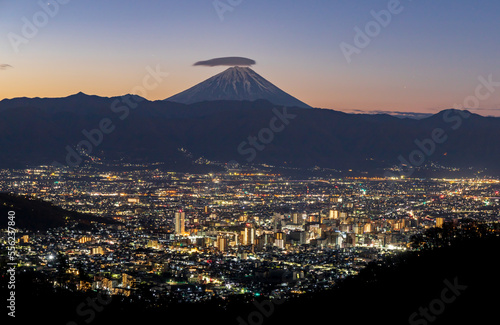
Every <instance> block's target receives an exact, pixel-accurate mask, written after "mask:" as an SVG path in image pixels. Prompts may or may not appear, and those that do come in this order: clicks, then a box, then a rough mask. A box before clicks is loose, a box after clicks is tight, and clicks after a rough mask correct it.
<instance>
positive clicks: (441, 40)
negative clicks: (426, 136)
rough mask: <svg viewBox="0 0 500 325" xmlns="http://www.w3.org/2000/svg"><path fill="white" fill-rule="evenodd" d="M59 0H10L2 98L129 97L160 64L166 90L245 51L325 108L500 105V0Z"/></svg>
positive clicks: (264, 71)
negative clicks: (206, 64) (211, 62)
mask: <svg viewBox="0 0 500 325" xmlns="http://www.w3.org/2000/svg"><path fill="white" fill-rule="evenodd" d="M57 1H58V3H59V4H58V7H59V8H58V9H56V8H55V7H57V6H56V4H57V3H56V0H45V1H44V2H41V1H40V3H39V2H38V1H35V0H32V1H28V0H0V100H1V99H4V98H14V97H64V96H68V95H70V94H74V93H77V92H79V91H83V92H85V93H87V94H93V95H99V96H118V95H123V94H126V93H130V92H131V90H132V89H134V87H135V86H138V85H139V86H140V85H142V83H143V82H142V80H143V78H144V77H145V76H146V75H147V74H148V71H147V67H148V66H149V67H150V68H153V69H155V68H157V67H160V69H161V71H162V72H164V73H168V76H167V77H165V78H163V80H162V81H161V82H160V83H159V84H158V85H157V86H156V87H154V89H151V90H148V92H147V96H145V97H147V98H148V99H150V100H156V99H165V98H167V97H170V96H171V95H174V94H176V93H178V92H180V91H182V90H185V89H186V88H189V87H191V86H193V85H195V84H197V83H198V82H201V81H203V80H205V79H206V78H208V77H210V76H212V75H214V74H216V73H219V72H221V71H223V70H225V69H226V68H227V67H204V66H193V63H195V62H197V61H202V60H208V59H212V58H217V57H225V56H241V57H247V58H251V59H254V60H255V61H257V64H256V65H255V66H253V67H252V68H253V69H254V70H255V71H256V72H257V73H259V74H260V75H262V76H263V77H264V78H266V79H268V80H269V81H270V82H272V83H274V84H275V85H276V86H278V87H280V88H281V89H283V90H284V91H286V92H288V93H290V94H291V95H293V96H295V97H297V98H299V99H300V100H302V101H304V102H306V103H307V104H309V105H311V106H314V107H321V108H332V109H336V110H343V111H347V112H352V111H356V110H361V111H401V112H431V113H434V112H437V111H439V110H442V109H446V108H451V107H454V106H455V105H457V104H458V105H464V102H465V105H464V106H466V107H472V108H474V109H471V110H472V111H474V112H476V113H478V114H482V115H494V116H500V84H497V82H500V62H499V58H500V38H499V36H498V32H499V31H500V19H499V18H498V15H499V12H500V2H499V1H495V0H481V1H462V0H413V1H411V0H401V1H399V4H398V1H396V0H382V1H379V0H362V1H352V0H343V1H337V0H316V1H310V0H309V1H306V0H303V1H284V0H273V1H269V0H252V1H250V0H241V1H240V0H220V1H213V0H183V1H173V0H161V1H160V0H147V1H137V0H136V1H129V0H105V1H102V0H100V1H97V0H57ZM41 3H44V6H48V7H47V8H49V9H47V8H46V10H47V11H50V10H54V12H55V11H56V10H57V12H56V13H55V14H53V13H50V15H49V14H46V13H45V12H44V11H43V9H42V5H41ZM62 3H65V4H62ZM214 3H216V4H218V6H219V12H218V10H217V9H216V8H215V6H214ZM47 4H49V5H47ZM50 8H51V9H50ZM388 8H389V9H388ZM225 9H226V10H225ZM229 9H231V10H229ZM224 10H225V11H224ZM381 10H385V13H389V16H387V15H382V16H381V18H379V19H382V20H384V19H385V21H382V23H383V25H385V26H382V25H381V23H379V22H377V21H376V20H375V18H374V16H373V15H372V13H371V12H372V11H373V12H380V11H381ZM391 11H392V12H391ZM389 20H390V21H389ZM29 25H31V26H29ZM30 27H34V29H33V28H30ZM356 27H357V28H359V29H360V30H365V27H368V30H367V33H368V34H370V35H371V36H365V37H362V36H359V35H358V37H357V39H355V36H356V33H357V32H356V31H355V28H356ZM365 33H366V32H365ZM363 42H364V43H365V44H364V43H363ZM368 42H369V44H366V43H368ZM341 44H343V47H342V46H341ZM355 46H356V47H355ZM342 48H344V51H345V50H346V49H349V51H351V52H350V53H351V54H350V55H347V56H346V55H344V53H343V50H342ZM346 58H348V59H349V61H350V62H348V60H347V59H346ZM481 78H482V80H483V82H480V81H479V79H481ZM488 79H490V82H487V80H488ZM485 83H486V84H488V83H489V85H487V86H480V85H482V84H485ZM478 87H479V88H480V89H477V88H478Z"/></svg>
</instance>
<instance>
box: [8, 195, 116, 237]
mask: <svg viewBox="0 0 500 325" xmlns="http://www.w3.org/2000/svg"><path fill="white" fill-rule="evenodd" d="M9 211H15V212H16V227H18V228H23V229H29V230H47V229H50V228H56V227H62V226H65V225H68V223H72V224H74V223H79V224H80V225H81V226H84V227H90V226H91V224H92V223H116V221H114V220H113V219H111V218H107V217H96V216H93V215H90V214H84V213H79V212H76V211H68V210H65V209H63V208H61V207H58V206H55V205H53V204H52V203H50V202H46V201H41V200H39V199H33V198H31V197H27V196H21V195H14V194H9V193H0V213H1V214H2V215H5V216H6V215H7V213H8V212H9ZM6 225H7V223H5V226H6ZM2 227H4V226H2Z"/></svg>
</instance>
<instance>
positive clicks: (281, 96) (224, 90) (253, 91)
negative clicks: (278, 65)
mask: <svg viewBox="0 0 500 325" xmlns="http://www.w3.org/2000/svg"><path fill="white" fill-rule="evenodd" d="M257 99H266V100H268V101H270V102H271V103H273V104H276V105H280V106H288V107H293V106H296V107H304V108H310V106H309V105H307V104H305V103H304V102H302V101H300V100H298V99H297V98H295V97H293V96H291V95H289V94H287V93H286V92H284V91H283V90H281V89H279V88H278V87H276V86H275V85H273V84H272V83H270V82H269V81H267V80H266V79H264V78H263V77H262V76H260V75H259V74H257V73H256V72H255V71H253V70H252V69H250V68H247V67H238V66H236V67H231V68H229V69H227V70H225V71H223V72H221V73H219V74H217V75H215V76H213V77H211V78H209V79H207V80H205V81H203V82H201V83H199V84H197V85H196V86H193V87H191V88H189V89H187V90H185V91H183V92H181V93H178V94H177V95H174V96H172V97H170V98H167V99H166V100H167V101H171V102H178V103H183V104H193V103H197V102H202V101H214V100H249V101H254V100H257Z"/></svg>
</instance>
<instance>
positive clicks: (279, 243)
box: [274, 231, 285, 249]
mask: <svg viewBox="0 0 500 325" xmlns="http://www.w3.org/2000/svg"><path fill="white" fill-rule="evenodd" d="M274 245H275V246H276V247H278V248H280V249H284V248H285V234H284V233H283V232H281V231H278V232H277V233H276V234H275V240H274Z"/></svg>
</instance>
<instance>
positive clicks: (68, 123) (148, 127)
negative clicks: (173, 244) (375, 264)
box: [0, 94, 500, 175]
mask: <svg viewBox="0 0 500 325" xmlns="http://www.w3.org/2000/svg"><path fill="white" fill-rule="evenodd" d="M79 96H80V97H81V99H80V100H79V101H78V102H79V103H84V104H80V105H79V106H77V107H76V106H74V104H73V103H74V98H73V97H72V96H70V97H71V98H69V100H68V103H65V102H66V99H65V98H59V99H33V100H29V101H28V102H27V103H24V101H23V103H20V106H15V105H11V103H12V100H11V101H8V102H4V101H2V102H0V111H1V118H0V152H1V153H2V155H1V156H0V167H22V166H25V165H31V166H33V165H39V164H51V163H52V162H54V161H57V162H59V163H62V164H65V160H66V158H67V155H68V149H67V148H73V149H74V148H76V146H77V144H78V143H80V142H81V141H87V140H88V139H87V138H86V136H85V135H84V132H83V131H84V130H87V131H89V132H90V131H91V130H94V129H97V128H99V125H100V122H101V121H102V120H104V119H108V120H111V122H112V126H113V127H114V128H113V131H112V132H110V133H108V134H103V137H102V141H100V142H99V144H98V145H96V146H92V153H91V155H92V156H94V157H99V158H101V159H105V160H106V159H109V160H120V161H123V162H158V161H160V162H163V163H164V166H165V167H168V168H186V169H189V168H198V167H200V165H197V164H194V163H193V161H195V160H196V159H197V158H199V157H205V158H206V159H208V160H211V161H219V162H222V163H224V162H229V161H231V160H235V161H237V162H238V163H241V164H246V163H248V162H250V163H252V164H264V163H265V164H270V165H275V166H286V167H294V168H312V167H315V166H319V167H323V168H331V169H337V170H344V171H346V170H349V169H353V170H354V171H355V170H359V171H367V172H370V173H371V172H376V173H378V174H382V175H383V174H384V171H383V168H387V167H390V166H393V165H400V164H401V163H402V162H401V160H400V157H402V158H403V159H405V160H407V161H410V158H411V157H412V158H413V159H414V160H415V159H419V158H420V157H419V156H418V155H415V154H414V153H415V152H417V151H419V150H421V149H420V148H419V146H418V145H417V143H422V142H425V143H428V141H425V140H426V139H431V138H432V136H433V134H434V132H435V130H442V131H443V132H444V136H443V139H445V140H444V141H443V142H442V143H434V145H433V146H429V145H428V144H427V145H426V147H428V148H430V149H432V150H430V151H431V152H429V154H425V156H424V157H423V158H424V162H423V164H427V163H430V162H433V163H435V164H438V165H444V166H449V167H458V168H462V170H469V169H468V168H469V167H474V168H475V169H476V174H475V175H477V169H481V168H488V173H489V172H490V171H492V172H493V171H496V172H498V174H500V165H499V164H498V161H500V118H492V117H483V116H479V115H475V114H470V113H467V112H464V111H454V110H447V111H443V112H441V113H439V114H436V115H433V116H431V117H429V118H425V119H421V120H415V119H400V118H397V117H393V116H389V115H356V114H346V113H342V112H338V111H334V110H328V109H302V108H287V109H286V110H283V108H276V106H275V105H274V104H272V103H270V102H268V101H266V100H257V101H253V102H250V101H229V100H222V101H210V102H199V103H195V104H191V105H184V104H179V103H173V102H167V101H154V102H150V101H147V100H143V101H141V102H138V103H137V107H135V108H133V109H128V114H125V115H124V112H123V111H122V110H119V111H113V109H112V108H113V107H119V108H120V107H121V106H114V105H113V103H116V101H118V102H120V103H122V102H121V97H115V98H102V97H97V96H86V95H81V94H80V95H79ZM86 97H89V98H86ZM94 97H95V98H94ZM14 102H15V100H14ZM4 104H8V105H4ZM25 105H26V106H25ZM123 105H124V104H123ZM6 106H8V107H6ZM276 109H277V110H276ZM276 111H278V114H281V115H283V114H285V113H286V114H291V115H293V116H294V118H293V119H290V121H289V123H288V124H287V125H285V127H284V128H282V129H280V131H279V132H274V133H273V134H272V138H271V139H270V141H266V142H267V143H266V144H264V145H263V146H260V145H259V148H258V149H257V148H254V147H252V145H251V144H250V141H249V137H257V138H259V134H260V133H261V131H262V130H266V129H268V130H269V128H270V122H271V121H275V122H276V123H275V126H276V127H278V128H280V127H281V126H282V122H281V121H280V120H279V119H276V118H277V115H276V114H277V113H276ZM461 114H463V115H464V116H468V117H467V118H465V117H461ZM261 135H262V134H261ZM258 141H259V143H261V141H260V140H258ZM240 146H242V147H240ZM180 148H184V149H185V150H187V151H189V152H190V153H191V154H190V155H187V154H185V153H184V152H182V151H181V150H179V149H180ZM239 148H240V149H244V150H239ZM252 148H253V149H254V150H255V153H256V155H255V157H254V159H250V158H251V157H250V155H249V154H248V153H246V152H247V151H245V150H249V149H252ZM412 153H413V154H412ZM82 158H83V159H87V158H86V157H83V156H82ZM205 166H206V167H205V168H214V169H215V168H216V167H213V165H212V166H210V165H205ZM405 168H406V169H408V167H405ZM470 171H471V173H472V172H473V170H470ZM396 175H397V173H396ZM415 175H416V174H415Z"/></svg>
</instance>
